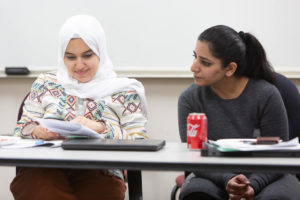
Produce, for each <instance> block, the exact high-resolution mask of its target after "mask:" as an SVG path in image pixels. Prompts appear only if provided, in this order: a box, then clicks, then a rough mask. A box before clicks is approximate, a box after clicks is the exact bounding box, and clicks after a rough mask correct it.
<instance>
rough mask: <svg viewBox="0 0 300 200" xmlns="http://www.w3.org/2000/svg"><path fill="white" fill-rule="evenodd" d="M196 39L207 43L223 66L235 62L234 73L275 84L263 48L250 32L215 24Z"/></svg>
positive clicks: (271, 69)
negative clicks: (235, 68)
mask: <svg viewBox="0 0 300 200" xmlns="http://www.w3.org/2000/svg"><path fill="white" fill-rule="evenodd" d="M198 40H199V41H203V42H207V43H208V45H209V49H210V51H211V53H212V55H213V56H214V57H216V58H218V59H220V60H221V62H222V66H223V67H226V66H227V65H228V64H229V63H230V62H235V63H236V64H237V70H236V72H235V75H237V76H247V77H249V78H254V79H264V80H266V81H268V82H270V83H272V84H275V81H274V73H273V68H272V66H271V65H270V63H269V61H268V60H267V56H266V53H265V50H264V48H263V46H262V45H261V44H260V42H259V41H258V40H257V39H256V37H254V36H253V35H252V34H250V33H244V32H242V31H241V32H239V33H238V32H236V31H235V30H234V29H232V28H230V27H228V26H224V25H217V26H213V27H211V28H208V29H206V30H205V31H204V32H202V33H201V34H200V35H199V37H198Z"/></svg>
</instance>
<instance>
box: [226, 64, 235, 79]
mask: <svg viewBox="0 0 300 200" xmlns="http://www.w3.org/2000/svg"><path fill="white" fill-rule="evenodd" d="M236 69H237V64H236V63H235V62H231V63H229V64H228V66H227V67H226V73H225V74H226V76H227V77H231V76H233V75H234V73H235V71H236Z"/></svg>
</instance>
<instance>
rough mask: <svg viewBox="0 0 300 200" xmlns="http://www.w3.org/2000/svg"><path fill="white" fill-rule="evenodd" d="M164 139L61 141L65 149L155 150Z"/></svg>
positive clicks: (162, 144)
mask: <svg viewBox="0 0 300 200" xmlns="http://www.w3.org/2000/svg"><path fill="white" fill-rule="evenodd" d="M165 143H166V142H165V140H150V139H147V140H146V139H139V140H112V139H70V140H65V141H64V142H63V143H62V148H63V149H67V150H125V151H126V150H127V151H157V150H159V149H161V148H162V147H163V146H164V145H165Z"/></svg>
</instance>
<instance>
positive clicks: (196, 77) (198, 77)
mask: <svg viewBox="0 0 300 200" xmlns="http://www.w3.org/2000/svg"><path fill="white" fill-rule="evenodd" d="M194 79H197V80H199V79H202V77H200V76H195V75H194Z"/></svg>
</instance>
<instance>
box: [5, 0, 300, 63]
mask: <svg viewBox="0 0 300 200" xmlns="http://www.w3.org/2000/svg"><path fill="white" fill-rule="evenodd" d="M299 8H300V1H298V0H276V1H274V0H263V1H262V0H251V1H245V0H226V1H224V0H209V1H207V0H185V1H182V0H151V1H150V0H85V1H82V0H63V1H62V0H51V1H40V0H26V1H24V0H9V1H5V0H2V1H0V27H1V31H0V44H1V45H0V66H1V65H3V66H7V65H27V66H28V65H29V66H40V67H43V66H55V65H56V60H57V41H58V39H57V38H58V37H57V36H58V31H59V28H60V26H61V25H62V23H63V22H64V21H65V19H66V18H68V17H70V16H72V15H75V14H90V15H93V16H95V17H96V18H97V19H99V20H100V21H101V23H102V25H103V27H104V30H105V32H106V36H107V40H108V50H109V53H110V56H111V59H112V61H113V63H114V64H115V65H116V66H117V68H122V67H126V66H135V67H137V66H138V67H153V68H157V67H170V68H173V67H179V68H185V67H186V66H188V65H189V64H190V62H191V60H192V50H193V48H194V45H195V41H196V39H197V36H198V35H199V34H200V32H202V31H203V30H204V29H206V28H208V27H210V26H213V25H217V24H226V25H229V26H232V27H233V28H235V29H236V30H238V31H240V30H243V31H245V32H247V31H250V32H252V33H254V34H255V35H256V36H257V37H258V38H259V39H260V40H261V42H262V43H263V45H264V47H265V48H266V51H267V53H268V55H269V58H270V60H271V62H272V63H273V65H274V66H275V67H295V66H297V67H299V66H300V60H299V59H298V52H299V44H300V37H298V36H299V35H300V26H299V19H300V12H299V11H298V10H299Z"/></svg>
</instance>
